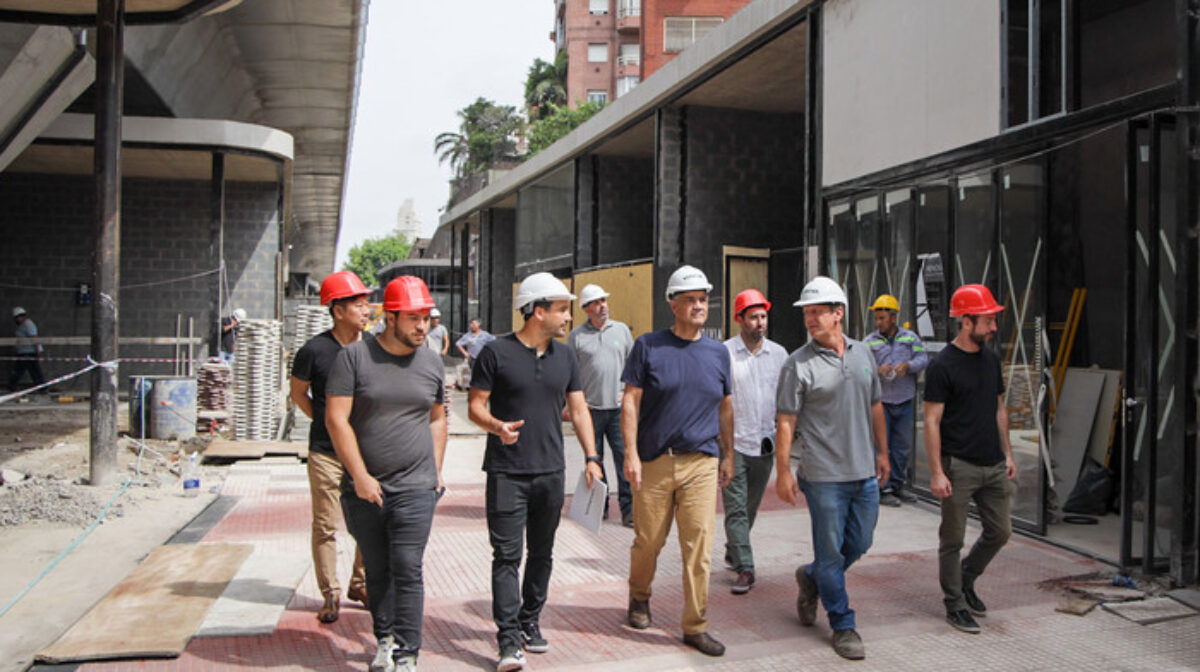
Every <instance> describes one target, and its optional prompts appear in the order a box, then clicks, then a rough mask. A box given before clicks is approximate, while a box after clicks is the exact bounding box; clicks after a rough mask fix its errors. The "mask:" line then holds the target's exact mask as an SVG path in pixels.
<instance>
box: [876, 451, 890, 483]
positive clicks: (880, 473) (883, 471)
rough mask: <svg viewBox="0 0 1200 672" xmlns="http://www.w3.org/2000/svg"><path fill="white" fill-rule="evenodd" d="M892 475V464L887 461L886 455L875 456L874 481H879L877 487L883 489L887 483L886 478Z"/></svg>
mask: <svg viewBox="0 0 1200 672" xmlns="http://www.w3.org/2000/svg"><path fill="white" fill-rule="evenodd" d="M891 473H892V463H891V462H890V461H889V460H888V456H887V455H879V454H876V455H875V479H876V480H877V481H879V487H881V488H882V487H883V486H884V485H886V484H887V482H888V476H889V475H890V474H891Z"/></svg>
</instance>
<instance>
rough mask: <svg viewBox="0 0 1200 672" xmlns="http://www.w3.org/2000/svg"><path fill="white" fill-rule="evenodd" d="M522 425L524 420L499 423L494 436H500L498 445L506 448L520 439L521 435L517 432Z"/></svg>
mask: <svg viewBox="0 0 1200 672" xmlns="http://www.w3.org/2000/svg"><path fill="white" fill-rule="evenodd" d="M524 424H525V421H524V420H517V421H515V422H502V423H500V427H499V428H498V429H497V430H496V434H499V435H500V443H503V444H504V445H506V446H511V445H513V444H514V443H516V442H517V439H519V438H521V433H520V432H518V431H517V430H518V429H520V428H521V427H522V426H524Z"/></svg>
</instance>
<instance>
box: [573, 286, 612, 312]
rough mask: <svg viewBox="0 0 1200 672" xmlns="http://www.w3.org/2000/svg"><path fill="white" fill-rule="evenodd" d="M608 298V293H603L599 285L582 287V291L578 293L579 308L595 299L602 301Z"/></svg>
mask: <svg viewBox="0 0 1200 672" xmlns="http://www.w3.org/2000/svg"><path fill="white" fill-rule="evenodd" d="M608 296H609V293H608V292H606V291H604V288H603V287H601V286H600V285H584V287H583V291H581V292H579V307H580V308H582V307H583V306H586V305H588V304H589V303H591V302H592V301H595V300H596V299H604V298H607V297H608Z"/></svg>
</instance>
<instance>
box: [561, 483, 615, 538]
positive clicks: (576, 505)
mask: <svg viewBox="0 0 1200 672" xmlns="http://www.w3.org/2000/svg"><path fill="white" fill-rule="evenodd" d="M607 499H608V484H607V483H605V482H604V481H601V480H597V481H596V483H595V484H594V485H593V486H592V487H591V489H590V490H589V489H588V484H587V472H586V471H581V472H579V483H578V484H577V485H576V486H575V494H574V495H573V496H572V497H571V510H570V511H568V512H567V516H568V517H569V518H570V519H571V520H574V521H575V522H577V523H579V524H580V525H582V526H584V527H585V528H587V529H589V530H591V531H592V532H594V533H596V534H599V533H600V522H601V521H602V520H604V502H605V501H606V500H607Z"/></svg>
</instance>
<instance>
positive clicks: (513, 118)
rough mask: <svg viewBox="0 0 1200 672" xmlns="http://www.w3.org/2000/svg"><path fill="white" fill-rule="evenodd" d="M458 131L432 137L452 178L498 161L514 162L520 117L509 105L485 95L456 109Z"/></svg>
mask: <svg viewBox="0 0 1200 672" xmlns="http://www.w3.org/2000/svg"><path fill="white" fill-rule="evenodd" d="M458 118H459V119H460V120H461V121H460V123H459V125H458V131H457V132H454V131H447V132H445V133H439V134H438V136H437V137H436V138H434V140H433V150H434V152H435V153H437V155H438V161H439V162H442V163H446V162H449V163H450V167H451V168H452V169H453V170H454V175H455V177H460V178H461V177H466V176H467V175H472V174H475V173H481V172H483V171H485V170H487V169H488V168H490V167H491V166H493V165H495V164H496V163H499V162H501V161H516V160H519V157H518V156H517V135H518V134H519V133H520V131H521V128H522V126H523V125H524V120H523V119H522V118H521V115H519V114H517V108H515V107H513V106H512V105H497V104H496V103H494V102H492V101H490V100H488V99H486V98H482V97H480V98H476V99H475V102H473V103H471V104H470V105H467V106H466V107H464V108H462V109H461V110H459V111H458Z"/></svg>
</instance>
